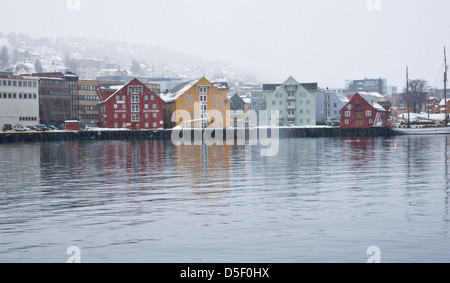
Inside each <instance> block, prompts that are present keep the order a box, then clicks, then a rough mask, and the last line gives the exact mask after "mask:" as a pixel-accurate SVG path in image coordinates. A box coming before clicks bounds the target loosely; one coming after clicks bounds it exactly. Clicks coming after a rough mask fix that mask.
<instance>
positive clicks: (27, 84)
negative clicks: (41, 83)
mask: <svg viewBox="0 0 450 283" xmlns="http://www.w3.org/2000/svg"><path fill="white" fill-rule="evenodd" d="M0 85H2V86H12V87H37V82H35V81H33V82H31V81H10V80H3V81H1V83H0Z"/></svg>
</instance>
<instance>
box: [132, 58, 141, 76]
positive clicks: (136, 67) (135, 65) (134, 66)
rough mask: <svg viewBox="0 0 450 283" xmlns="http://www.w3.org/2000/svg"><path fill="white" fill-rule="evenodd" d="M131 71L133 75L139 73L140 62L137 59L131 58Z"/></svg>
mask: <svg viewBox="0 0 450 283" xmlns="http://www.w3.org/2000/svg"><path fill="white" fill-rule="evenodd" d="M131 72H132V73H133V74H134V75H139V74H140V73H141V63H140V62H139V61H135V60H133V63H132V64H131Z"/></svg>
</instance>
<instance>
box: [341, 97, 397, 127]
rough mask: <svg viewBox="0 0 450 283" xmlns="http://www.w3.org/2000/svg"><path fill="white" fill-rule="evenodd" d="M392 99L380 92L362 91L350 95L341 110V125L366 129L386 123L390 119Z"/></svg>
mask: <svg viewBox="0 0 450 283" xmlns="http://www.w3.org/2000/svg"><path fill="white" fill-rule="evenodd" d="M390 117H391V115H390V101H389V100H388V99H387V98H385V97H383V96H382V95H380V94H379V93H367V92H360V93H356V94H355V95H351V96H350V101H349V102H348V103H347V104H346V105H345V106H344V107H343V108H342V110H341V127H342V128H344V129H366V128H370V127H373V126H383V125H386V124H387V123H388V121H389V119H390Z"/></svg>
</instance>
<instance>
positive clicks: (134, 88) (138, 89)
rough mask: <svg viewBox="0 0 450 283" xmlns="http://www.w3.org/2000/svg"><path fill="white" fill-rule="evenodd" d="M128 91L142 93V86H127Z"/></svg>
mask: <svg viewBox="0 0 450 283" xmlns="http://www.w3.org/2000/svg"><path fill="white" fill-rule="evenodd" d="M128 92H129V93H130V94H140V93H142V86H129V87H128Z"/></svg>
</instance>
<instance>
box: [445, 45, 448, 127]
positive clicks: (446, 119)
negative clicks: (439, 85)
mask: <svg viewBox="0 0 450 283" xmlns="http://www.w3.org/2000/svg"><path fill="white" fill-rule="evenodd" d="M444 64H445V72H444V108H445V120H444V121H445V125H444V127H447V124H448V117H447V115H448V114H447V52H446V51H445V47H444Z"/></svg>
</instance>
